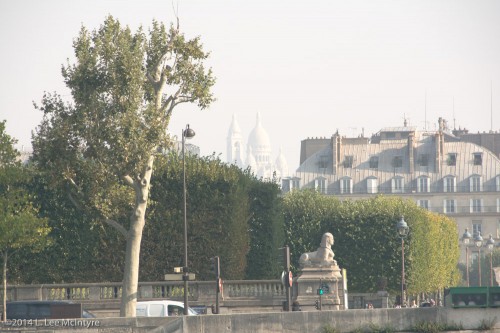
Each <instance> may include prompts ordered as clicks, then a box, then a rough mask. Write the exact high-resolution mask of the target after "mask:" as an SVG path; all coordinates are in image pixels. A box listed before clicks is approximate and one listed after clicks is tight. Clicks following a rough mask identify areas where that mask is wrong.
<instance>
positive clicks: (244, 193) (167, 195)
mask: <svg viewBox="0 0 500 333" xmlns="http://www.w3.org/2000/svg"><path fill="white" fill-rule="evenodd" d="M153 183H154V184H155V186H153V188H152V190H151V204H150V209H149V212H148V216H147V219H148V221H149V223H148V224H147V225H146V227H145V229H144V235H143V247H142V251H141V280H157V279H162V278H163V274H165V273H167V272H168V273H170V272H172V270H173V267H176V266H183V253H184V252H183V249H184V240H183V237H184V235H183V233H184V221H183V217H184V216H183V197H182V191H183V189H182V187H183V184H182V159H181V158H180V157H179V156H178V155H177V154H175V153H174V154H171V155H169V156H166V157H165V158H163V157H162V158H160V157H159V158H158V159H157V168H156V172H155V174H154V176H153ZM186 186H187V200H186V201H187V224H188V259H189V268H190V271H191V272H193V273H196V274H197V279H200V280H211V279H214V278H215V276H214V275H213V273H212V272H211V262H210V258H211V257H214V256H219V257H220V258H221V274H222V277H223V278H224V279H244V278H245V275H246V274H250V275H251V276H254V277H256V278H265V277H267V276H269V275H267V276H266V275H265V274H266V272H264V271H263V270H262V267H261V266H260V265H262V266H265V268H267V269H268V270H271V269H272V268H275V267H273V266H272V264H273V262H272V261H270V260H269V261H255V260H254V261H252V260H251V255H250V253H253V254H254V255H255V256H260V255H261V252H265V251H267V249H268V248H271V247H273V246H274V245H273V244H275V243H277V242H278V241H275V239H276V237H277V236H279V233H277V234H274V235H273V234H271V235H268V234H265V235H264V236H263V239H262V240H257V239H256V238H257V236H256V234H257V233H260V232H262V233H264V232H266V233H270V232H271V230H273V228H277V225H278V224H279V222H277V221H279V216H278V217H276V215H278V214H277V213H276V212H280V206H279V202H280V201H279V199H278V198H277V186H276V185H275V184H271V183H263V182H260V181H258V180H256V179H255V178H254V177H253V176H252V175H250V174H249V173H248V171H242V170H241V169H239V168H237V167H236V166H234V165H227V164H224V163H223V162H221V161H220V160H219V159H218V158H215V157H214V156H211V157H206V158H199V157H195V156H189V155H187V156H186ZM273 198H274V200H272V199H273ZM272 214H275V215H274V216H273V215H272ZM271 218H275V219H276V220H275V221H272V220H271ZM272 222H274V225H272V224H271V223H272ZM257 223H259V224H257ZM257 228H260V229H257ZM254 230H255V231H254ZM254 241H255V242H257V241H260V243H257V244H256V245H254V244H253V242H254ZM273 242H274V243H273ZM268 243H269V244H268ZM252 259H253V258H252ZM266 265H267V266H266ZM275 271H276V269H275ZM267 274H269V273H268V272H267ZM277 276H278V275H274V276H273V277H274V278H276V277H277Z"/></svg>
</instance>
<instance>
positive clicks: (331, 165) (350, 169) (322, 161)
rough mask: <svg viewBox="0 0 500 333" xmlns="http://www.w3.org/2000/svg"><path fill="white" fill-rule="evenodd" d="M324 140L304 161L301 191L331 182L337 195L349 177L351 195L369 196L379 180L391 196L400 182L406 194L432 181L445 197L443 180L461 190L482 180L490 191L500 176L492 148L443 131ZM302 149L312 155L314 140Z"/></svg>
mask: <svg viewBox="0 0 500 333" xmlns="http://www.w3.org/2000/svg"><path fill="white" fill-rule="evenodd" d="M320 140H321V142H322V143H325V142H327V144H326V145H324V146H323V148H321V149H318V148H317V143H316V146H315V149H314V150H313V152H312V153H311V154H310V155H309V156H307V157H304V156H301V157H304V161H303V162H302V163H301V165H300V167H299V168H298V169H297V173H296V176H297V177H298V178H300V179H301V180H300V182H301V184H300V187H314V184H315V180H316V179H318V178H319V177H322V178H324V179H326V180H327V184H328V185H327V186H328V189H327V193H332V194H334V193H338V189H339V188H340V185H339V181H340V180H341V179H343V178H346V177H347V178H350V179H352V185H353V190H352V192H351V193H367V181H366V179H368V178H376V179H377V183H378V188H379V191H378V192H379V193H385V192H388V193H389V192H391V191H390V189H391V182H392V180H393V179H394V178H395V177H396V178H397V177H399V178H403V179H404V187H405V190H404V191H405V192H413V191H414V190H415V189H416V188H417V181H418V178H419V177H428V178H429V181H430V187H431V189H434V191H440V192H442V188H443V178H445V177H447V176H451V177H454V178H455V180H456V187H457V189H460V188H464V189H465V188H468V187H469V184H470V183H469V182H470V177H471V176H480V177H481V182H482V186H483V188H484V189H485V190H487V189H488V188H489V187H490V186H491V188H492V189H493V188H494V187H495V186H496V182H498V180H497V177H499V176H500V160H499V158H498V157H496V156H495V155H494V154H493V153H491V152H490V151H489V150H488V149H486V148H484V147H482V146H479V145H476V144H473V143H469V142H462V141H459V139H457V138H455V137H453V136H451V135H449V134H446V133H443V132H418V131H416V130H415V128H412V127H401V128H387V129H383V130H382V131H380V132H379V133H377V135H376V136H375V137H372V139H371V140H368V139H366V138H345V137H343V138H342V137H340V136H338V135H334V136H332V138H331V140H325V139H324V138H323V139H318V141H320ZM306 141H307V142H306ZM302 144H303V147H302V149H301V152H304V151H309V152H311V149H309V150H308V149H307V147H304V145H306V144H309V145H311V146H313V145H314V139H307V140H305V141H303V143H302ZM450 155H454V156H455V158H456V163H455V165H450V164H451V163H450V161H449V159H450ZM475 155H479V157H476V159H479V160H480V165H477V164H478V162H479V160H476V161H475V160H474V158H475V157H474V156H475ZM451 157H453V156H451ZM370 159H372V164H371V165H370ZM376 160H378V165H376V167H375V164H376V163H375V162H376ZM399 160H400V163H401V164H399ZM434 191H433V192H434Z"/></svg>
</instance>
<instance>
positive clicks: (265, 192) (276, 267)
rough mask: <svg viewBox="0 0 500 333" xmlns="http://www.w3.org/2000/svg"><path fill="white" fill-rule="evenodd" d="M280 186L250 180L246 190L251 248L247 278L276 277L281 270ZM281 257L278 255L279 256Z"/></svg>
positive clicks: (281, 216) (281, 223) (273, 183)
mask: <svg viewBox="0 0 500 333" xmlns="http://www.w3.org/2000/svg"><path fill="white" fill-rule="evenodd" d="M280 194H281V190H280V188H279V187H278V185H277V184H276V182H261V181H258V180H253V181H252V183H251V186H250V190H249V193H248V195H249V199H250V211H251V217H250V220H249V230H250V250H249V252H248V255H247V261H248V263H247V267H246V276H245V277H246V278H247V279H250V280H253V279H275V278H276V277H279V276H280V273H281V271H282V270H283V264H284V263H283V262H282V260H278V257H282V252H283V251H282V250H279V248H282V247H283V245H284V242H285V234H284V228H283V213H282V209H283V207H282V198H281V196H280ZM280 259H281V258H280Z"/></svg>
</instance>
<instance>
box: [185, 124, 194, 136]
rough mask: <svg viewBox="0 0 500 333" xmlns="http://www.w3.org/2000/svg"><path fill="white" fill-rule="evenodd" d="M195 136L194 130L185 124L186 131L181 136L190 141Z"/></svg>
mask: <svg viewBox="0 0 500 333" xmlns="http://www.w3.org/2000/svg"><path fill="white" fill-rule="evenodd" d="M195 135H196V133H195V132H194V130H193V129H191V128H190V127H189V124H187V125H186V129H185V130H184V131H183V132H182V136H184V137H185V138H187V139H191V138H192V137H194V136H195Z"/></svg>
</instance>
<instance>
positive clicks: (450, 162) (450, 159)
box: [446, 153, 457, 166]
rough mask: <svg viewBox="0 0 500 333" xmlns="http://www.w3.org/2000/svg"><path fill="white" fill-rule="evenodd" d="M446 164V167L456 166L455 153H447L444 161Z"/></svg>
mask: <svg viewBox="0 0 500 333" xmlns="http://www.w3.org/2000/svg"><path fill="white" fill-rule="evenodd" d="M446 164H448V166H456V165H457V153H449V154H448V158H447V159H446Z"/></svg>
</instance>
